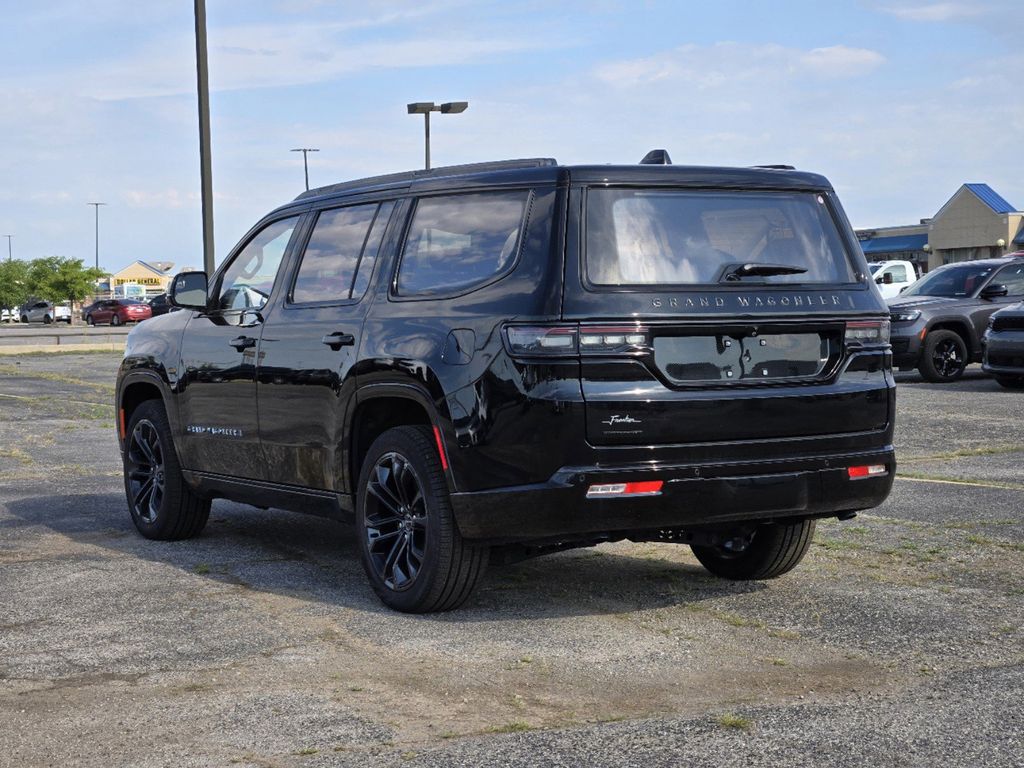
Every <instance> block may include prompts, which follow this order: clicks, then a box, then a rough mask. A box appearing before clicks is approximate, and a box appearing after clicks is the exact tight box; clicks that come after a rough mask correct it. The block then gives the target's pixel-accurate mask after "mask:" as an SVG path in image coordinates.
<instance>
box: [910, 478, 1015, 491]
mask: <svg viewBox="0 0 1024 768" xmlns="http://www.w3.org/2000/svg"><path fill="white" fill-rule="evenodd" d="M896 479H897V480H907V481H909V482H912V483H941V484H944V485H967V486H970V487H972V488H997V489H999V490H1003V491H1024V485H1014V484H1012V483H980V482H978V481H976V480H945V479H941V478H937V477H912V476H910V475H896Z"/></svg>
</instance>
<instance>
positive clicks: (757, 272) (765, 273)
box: [718, 262, 807, 283]
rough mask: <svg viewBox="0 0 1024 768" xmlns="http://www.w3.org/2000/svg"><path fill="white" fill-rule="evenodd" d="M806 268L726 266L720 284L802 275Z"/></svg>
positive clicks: (776, 265)
mask: <svg viewBox="0 0 1024 768" xmlns="http://www.w3.org/2000/svg"><path fill="white" fill-rule="evenodd" d="M806 271H807V269H806V268H805V267H793V266H790V265H789V264H764V263H757V262H753V263H750V264H726V265H725V267H724V268H723V269H722V276H721V277H720V278H718V282H720V283H731V282H735V281H737V280H742V279H743V278H744V277H770V276H772V275H800V274H803V273H804V272H806Z"/></svg>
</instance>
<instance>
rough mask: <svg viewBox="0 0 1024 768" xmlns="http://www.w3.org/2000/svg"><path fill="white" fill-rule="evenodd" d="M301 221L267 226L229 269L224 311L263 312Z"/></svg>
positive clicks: (223, 281) (223, 282)
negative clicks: (290, 241) (246, 310)
mask: <svg viewBox="0 0 1024 768" xmlns="http://www.w3.org/2000/svg"><path fill="white" fill-rule="evenodd" d="M298 221H299V217H298V216H292V217H291V218H288V219H282V220H281V221H275V222H274V223H272V224H268V225H267V226H266V227H264V228H263V229H262V230H260V232H259V233H258V234H257V235H256V236H255V237H254V238H253V239H252V240H250V241H249V243H248V245H246V246H245V248H243V249H242V250H241V251H240V252H239V253H238V255H237V256H236V257H235V260H234V261H232V262H231V264H229V265H228V268H227V269H226V270H225V271H224V276H223V278H222V279H221V283H220V285H221V289H220V296H219V297H218V302H217V306H218V307H220V308H221V309H236V310H241V309H262V308H263V306H264V305H265V304H266V303H267V300H268V299H269V298H270V291H271V289H272V288H273V287H274V279H275V278H276V277H277V271H278V268H279V267H280V266H281V261H282V260H283V259H284V252H285V250H286V249H287V248H288V241H289V240H291V237H292V233H293V232H294V231H295V225H296V224H297V223H298Z"/></svg>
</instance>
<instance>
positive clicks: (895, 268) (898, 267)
mask: <svg viewBox="0 0 1024 768" xmlns="http://www.w3.org/2000/svg"><path fill="white" fill-rule="evenodd" d="M889 274H890V275H892V281H893V282H894V283H905V282H907V268H906V267H905V266H903V265H902V264H893V265H892V266H891V267H889Z"/></svg>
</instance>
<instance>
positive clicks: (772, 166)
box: [750, 163, 796, 171]
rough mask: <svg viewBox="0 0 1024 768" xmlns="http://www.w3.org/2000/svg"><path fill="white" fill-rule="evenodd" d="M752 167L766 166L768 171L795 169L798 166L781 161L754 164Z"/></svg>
mask: <svg viewBox="0 0 1024 768" xmlns="http://www.w3.org/2000/svg"><path fill="white" fill-rule="evenodd" d="M750 167H751V168H764V169H765V170H767V171H795V170H796V166H794V165H783V164H781V163H776V164H769V165H752V166H750Z"/></svg>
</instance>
